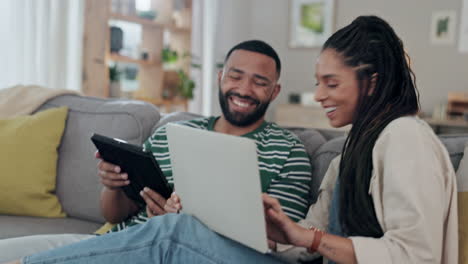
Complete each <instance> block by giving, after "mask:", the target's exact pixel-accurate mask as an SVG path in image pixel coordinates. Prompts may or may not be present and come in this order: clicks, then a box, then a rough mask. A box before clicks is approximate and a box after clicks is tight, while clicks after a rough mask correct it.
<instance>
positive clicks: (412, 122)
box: [375, 116, 444, 151]
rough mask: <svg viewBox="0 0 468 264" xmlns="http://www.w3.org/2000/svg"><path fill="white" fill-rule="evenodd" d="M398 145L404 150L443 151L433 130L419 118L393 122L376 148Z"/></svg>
mask: <svg viewBox="0 0 468 264" xmlns="http://www.w3.org/2000/svg"><path fill="white" fill-rule="evenodd" d="M394 145H398V146H399V148H401V149H402V150H403V149H413V150H415V149H424V150H442V151H443V149H444V148H443V145H442V143H441V142H440V140H439V138H438V137H437V135H436V134H435V133H434V131H433V129H432V128H431V127H430V126H429V125H428V124H427V123H426V122H425V121H424V120H422V119H420V118H419V117H417V116H405V117H400V118H397V119H395V120H393V121H391V122H390V123H389V124H388V125H387V127H385V129H384V130H383V131H382V133H381V134H380V135H379V137H378V139H377V141H376V145H375V147H376V148H377V149H386V148H388V147H389V146H394Z"/></svg>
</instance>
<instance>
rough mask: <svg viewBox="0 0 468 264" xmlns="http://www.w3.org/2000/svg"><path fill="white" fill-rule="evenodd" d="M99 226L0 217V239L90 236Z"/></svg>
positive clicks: (67, 220) (72, 220) (71, 220)
mask: <svg viewBox="0 0 468 264" xmlns="http://www.w3.org/2000/svg"><path fill="white" fill-rule="evenodd" d="M99 225H100V224H98V223H95V222H91V221H86V220H80V219H76V218H70V217H67V218H43V217H28V216H9V215H2V216H0V226H1V227H2V228H0V239H4V238H10V237H19V236H29V235H40V234H65V233H67V234H69V233H76V234H91V233H92V232H93V231H94V230H96V229H97V228H98V227H99Z"/></svg>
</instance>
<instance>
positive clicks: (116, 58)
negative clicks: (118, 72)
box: [109, 53, 156, 66]
mask: <svg viewBox="0 0 468 264" xmlns="http://www.w3.org/2000/svg"><path fill="white" fill-rule="evenodd" d="M109 59H110V60H112V61H115V62H126V63H134V64H139V65H142V66H153V65H156V61H151V60H140V59H134V58H131V57H128V56H123V55H120V54H116V53H111V54H110V55H109Z"/></svg>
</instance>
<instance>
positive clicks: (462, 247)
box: [457, 144, 468, 264]
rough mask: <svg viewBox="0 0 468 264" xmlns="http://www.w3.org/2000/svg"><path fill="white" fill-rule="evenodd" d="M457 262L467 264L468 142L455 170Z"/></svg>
mask: <svg viewBox="0 0 468 264" xmlns="http://www.w3.org/2000/svg"><path fill="white" fill-rule="evenodd" d="M457 187H458V243H459V244H458V252H459V254H458V258H459V260H458V263H459V264H468V144H467V145H466V147H465V152H464V154H463V159H462V160H461V161H460V165H459V166H458V170H457Z"/></svg>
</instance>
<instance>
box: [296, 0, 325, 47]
mask: <svg viewBox="0 0 468 264" xmlns="http://www.w3.org/2000/svg"><path fill="white" fill-rule="evenodd" d="M289 13H290V37H289V47H291V48H314V47H321V46H322V45H323V43H324V42H325V40H326V39H327V38H328V37H330V36H331V34H332V31H333V27H334V0H291V1H290V6H289Z"/></svg>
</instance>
